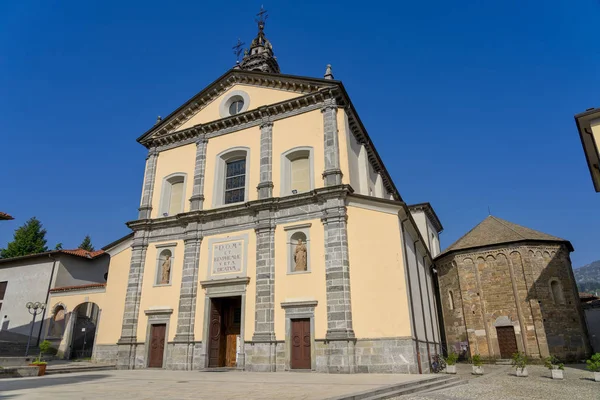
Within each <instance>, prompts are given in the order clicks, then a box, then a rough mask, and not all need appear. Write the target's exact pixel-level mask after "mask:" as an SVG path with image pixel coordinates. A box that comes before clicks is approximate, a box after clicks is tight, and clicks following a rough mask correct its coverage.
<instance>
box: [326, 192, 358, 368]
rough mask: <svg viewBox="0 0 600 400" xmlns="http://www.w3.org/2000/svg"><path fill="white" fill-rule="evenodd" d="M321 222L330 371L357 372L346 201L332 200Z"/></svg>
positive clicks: (327, 205) (327, 204) (328, 202)
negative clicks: (323, 243)
mask: <svg viewBox="0 0 600 400" xmlns="http://www.w3.org/2000/svg"><path fill="white" fill-rule="evenodd" d="M324 214H325V215H324V216H323V218H322V219H321V221H322V222H323V226H324V229H325V280H326V294H327V333H326V334H325V339H326V341H327V342H328V343H327V345H328V348H329V349H328V354H329V360H328V365H327V367H328V372H330V373H354V372H355V369H356V364H355V359H354V345H355V343H356V339H355V336H354V330H353V328H352V305H351V302H350V261H349V256H348V232H347V222H346V218H347V214H346V207H345V205H344V199H339V198H338V199H329V200H327V203H326V205H325V210H324Z"/></svg>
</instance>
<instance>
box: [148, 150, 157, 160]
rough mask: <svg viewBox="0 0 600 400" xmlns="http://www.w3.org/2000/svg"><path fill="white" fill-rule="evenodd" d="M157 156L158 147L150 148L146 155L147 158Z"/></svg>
mask: <svg viewBox="0 0 600 400" xmlns="http://www.w3.org/2000/svg"><path fill="white" fill-rule="evenodd" d="M156 156H158V147H150V150H148V156H147V157H146V160H148V159H150V158H151V157H156Z"/></svg>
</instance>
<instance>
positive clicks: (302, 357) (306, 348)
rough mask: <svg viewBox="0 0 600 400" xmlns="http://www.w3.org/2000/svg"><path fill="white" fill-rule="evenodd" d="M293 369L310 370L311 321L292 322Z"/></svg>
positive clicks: (294, 320) (298, 320)
mask: <svg viewBox="0 0 600 400" xmlns="http://www.w3.org/2000/svg"><path fill="white" fill-rule="evenodd" d="M291 368H292V369H310V320H309V319H308V318H307V319H293V320H292V360H291Z"/></svg>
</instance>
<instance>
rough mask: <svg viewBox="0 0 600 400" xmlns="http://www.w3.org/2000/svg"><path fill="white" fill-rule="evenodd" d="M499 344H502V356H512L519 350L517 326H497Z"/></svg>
mask: <svg viewBox="0 0 600 400" xmlns="http://www.w3.org/2000/svg"><path fill="white" fill-rule="evenodd" d="M496 332H497V333H498V345H499V346H500V356H501V357H502V358H504V359H507V358H511V357H512V355H513V354H515V353H516V352H518V351H519V350H518V348H517V338H516V337H515V328H513V327H512V326H497V327H496Z"/></svg>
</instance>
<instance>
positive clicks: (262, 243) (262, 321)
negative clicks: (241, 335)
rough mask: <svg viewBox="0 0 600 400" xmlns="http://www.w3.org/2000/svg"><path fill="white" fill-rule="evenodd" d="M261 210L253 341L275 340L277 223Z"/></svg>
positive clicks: (258, 226)
mask: <svg viewBox="0 0 600 400" xmlns="http://www.w3.org/2000/svg"><path fill="white" fill-rule="evenodd" d="M269 214H270V210H261V211H259V216H258V217H259V219H258V223H257V226H256V228H255V232H256V318H255V322H254V336H252V341H269V340H275V323H274V315H275V225H274V224H273V221H272V220H271V218H270V215H269Z"/></svg>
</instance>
